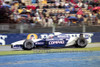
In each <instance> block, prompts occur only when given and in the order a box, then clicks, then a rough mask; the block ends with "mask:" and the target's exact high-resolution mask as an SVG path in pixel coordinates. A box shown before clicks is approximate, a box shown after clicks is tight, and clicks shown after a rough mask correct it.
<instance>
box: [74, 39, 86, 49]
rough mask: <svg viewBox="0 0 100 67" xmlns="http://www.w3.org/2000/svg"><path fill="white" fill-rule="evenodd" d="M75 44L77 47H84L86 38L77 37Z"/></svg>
mask: <svg viewBox="0 0 100 67" xmlns="http://www.w3.org/2000/svg"><path fill="white" fill-rule="evenodd" d="M75 46H76V47H78V48H84V47H86V46H87V40H86V39H85V38H78V39H77V41H76V45H75Z"/></svg>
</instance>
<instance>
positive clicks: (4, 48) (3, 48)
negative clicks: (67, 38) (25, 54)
mask: <svg viewBox="0 0 100 67" xmlns="http://www.w3.org/2000/svg"><path fill="white" fill-rule="evenodd" d="M91 47H100V43H91V44H88V45H87V46H86V48H91ZM70 48H71V47H70ZM16 50H22V49H12V48H11V46H0V51H16Z"/></svg>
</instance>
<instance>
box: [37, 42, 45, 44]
mask: <svg viewBox="0 0 100 67" xmlns="http://www.w3.org/2000/svg"><path fill="white" fill-rule="evenodd" d="M35 44H44V42H36V43H35Z"/></svg>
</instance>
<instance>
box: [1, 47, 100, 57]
mask: <svg viewBox="0 0 100 67" xmlns="http://www.w3.org/2000/svg"><path fill="white" fill-rule="evenodd" d="M87 51H100V47H93V48H61V49H45V50H44V49H40V50H37V49H35V50H31V51H25V50H24V51H0V56H3V55H20V54H21V55H22V54H42V53H61V52H87Z"/></svg>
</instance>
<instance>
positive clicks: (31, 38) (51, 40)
mask: <svg viewBox="0 0 100 67" xmlns="http://www.w3.org/2000/svg"><path fill="white" fill-rule="evenodd" d="M92 36H93V34H92V33H82V34H62V33H60V32H55V33H51V34H41V35H40V36H38V35H37V34H34V33H32V34H28V35H27V38H26V39H24V40H20V41H17V42H14V43H12V45H11V47H12V48H19V47H20V48H22V49H24V50H31V49H33V48H36V47H38V46H39V47H66V46H71V45H74V46H75V47H80V48H83V47H86V46H87V44H88V43H91V41H92V40H91V37H92Z"/></svg>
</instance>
